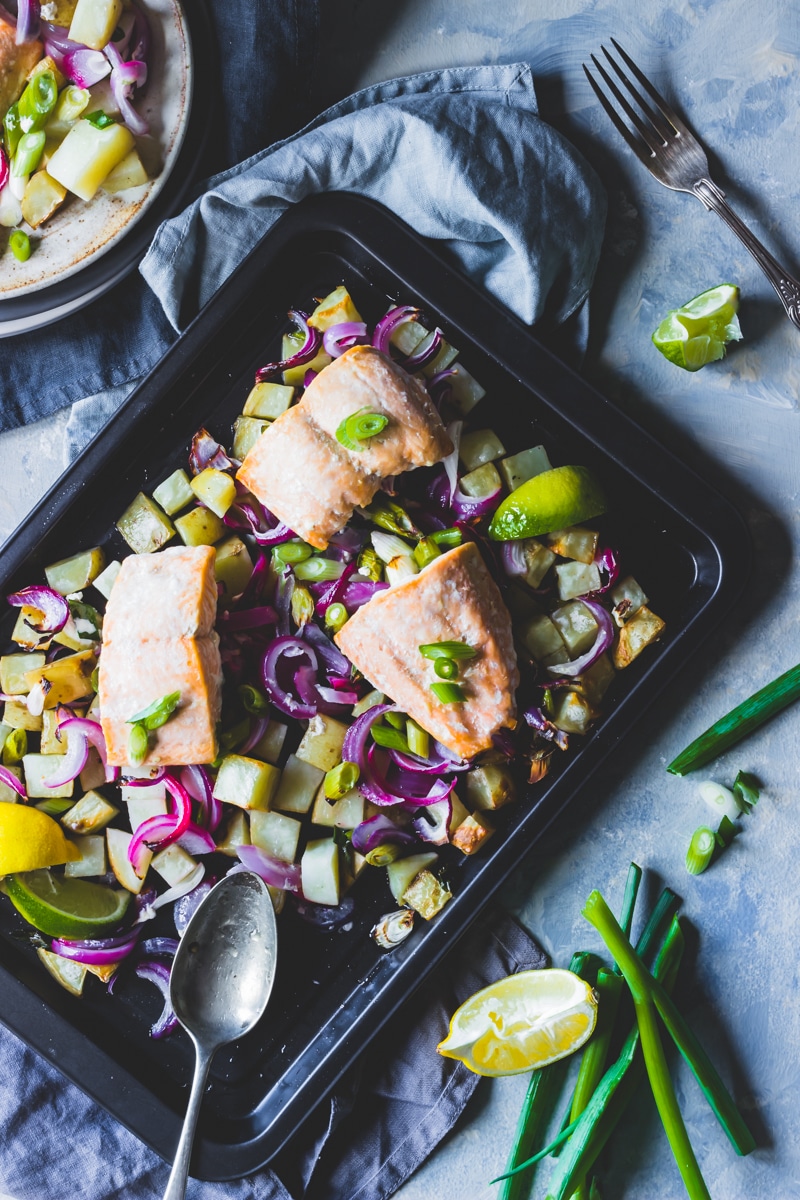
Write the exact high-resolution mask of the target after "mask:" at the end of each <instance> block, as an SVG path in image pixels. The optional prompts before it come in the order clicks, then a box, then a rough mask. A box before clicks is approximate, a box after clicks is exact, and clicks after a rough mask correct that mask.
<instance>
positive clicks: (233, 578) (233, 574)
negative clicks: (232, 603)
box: [214, 535, 253, 600]
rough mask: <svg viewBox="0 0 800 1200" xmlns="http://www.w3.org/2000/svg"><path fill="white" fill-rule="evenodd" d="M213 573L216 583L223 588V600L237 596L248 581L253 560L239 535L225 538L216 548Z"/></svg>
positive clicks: (251, 572) (251, 571)
mask: <svg viewBox="0 0 800 1200" xmlns="http://www.w3.org/2000/svg"><path fill="white" fill-rule="evenodd" d="M216 555H217V557H216V560H215V562H214V575H215V577H216V580H217V583H221V584H222V585H223V587H224V588H225V591H224V593H223V597H222V599H223V600H231V599H232V598H233V597H234V596H239V595H241V593H242V592H243V591H244V589H245V588H246V587H247V585H248V583H249V582H250V576H251V575H252V574H253V560H252V558H251V557H250V551H249V550H248V549H247V546H246V545H245V544H244V542H243V541H242V539H241V538H240V537H236V535H234V536H233V537H229V538H226V539H225V541H224V542H220V543H219V545H218V546H217V549H216Z"/></svg>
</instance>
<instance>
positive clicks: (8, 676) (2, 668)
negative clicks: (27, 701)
mask: <svg viewBox="0 0 800 1200" xmlns="http://www.w3.org/2000/svg"><path fill="white" fill-rule="evenodd" d="M45 661H46V660H45V656H44V654H4V655H3V657H2V658H0V690H2V691H4V692H5V693H6V694H7V695H10V696H26V695H27V694H28V692H29V691H30V690H31V685H30V684H29V683H28V682H27V676H28V674H29V673H30V672H31V671H40V670H41V669H42V667H43V666H44V665H45Z"/></svg>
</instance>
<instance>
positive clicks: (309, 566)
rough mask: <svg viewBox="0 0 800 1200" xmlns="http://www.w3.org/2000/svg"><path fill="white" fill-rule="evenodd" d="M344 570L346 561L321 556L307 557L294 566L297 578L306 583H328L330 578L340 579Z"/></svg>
mask: <svg viewBox="0 0 800 1200" xmlns="http://www.w3.org/2000/svg"><path fill="white" fill-rule="evenodd" d="M343 571H344V563H341V562H336V561H335V560H334V559H332V558H321V557H319V556H315V557H314V558H306V559H304V560H303V562H299V563H297V565H296V566H295V568H294V574H295V578H296V579H302V580H303V582H304V583H328V581H329V580H332V579H338V578H339V577H340V576H341V574H342V573H343Z"/></svg>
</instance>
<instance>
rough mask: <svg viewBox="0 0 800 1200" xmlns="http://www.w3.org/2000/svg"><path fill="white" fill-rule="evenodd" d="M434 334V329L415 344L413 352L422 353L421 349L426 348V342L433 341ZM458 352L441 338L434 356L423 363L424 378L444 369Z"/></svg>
mask: <svg viewBox="0 0 800 1200" xmlns="http://www.w3.org/2000/svg"><path fill="white" fill-rule="evenodd" d="M435 336H436V334H435V331H434V332H433V333H429V334H428V336H427V337H425V338H423V339H422V341H421V342H420V344H419V345H418V346H417V348H416V351H415V353H417V354H422V353H423V351H425V350H427V349H428V344H429V343H430V342H432V341H433V339H434V337H435ZM458 354H459V352H458V350H457V349H456V348H455V346H451V345H450V343H449V342H448V341H446V340H443V341H442V344H441V347H440V348H439V353H438V354H437V355H436V358H432V359H431V361H430V362H429V363H426V364H425V366H424V367H423V368H422V374H423V375H424V376H425V378H426V379H433V377H434V375H438V374H439V372H440V371H444V369H445V368H446V367H449V366H450V364H451V363H452V362H453V360H454V359H456V358H458Z"/></svg>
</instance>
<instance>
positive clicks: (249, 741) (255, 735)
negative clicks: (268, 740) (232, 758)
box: [236, 717, 269, 754]
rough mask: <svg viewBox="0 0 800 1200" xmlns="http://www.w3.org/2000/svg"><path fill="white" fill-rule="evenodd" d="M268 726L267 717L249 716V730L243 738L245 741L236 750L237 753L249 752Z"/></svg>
mask: <svg viewBox="0 0 800 1200" xmlns="http://www.w3.org/2000/svg"><path fill="white" fill-rule="evenodd" d="M268 728H269V717H251V718H250V732H249V733H248V735H247V738H246V739H245V742H244V744H243V745H242V746H240V747H239V749H238V750H237V751H236V753H237V754H249V753H250V751H251V750H252V749H253V747H254V746H257V745H258V743H259V742H260V741H261V739H262V738H263V736H264V734H265V733H266V732H267V729H268Z"/></svg>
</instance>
